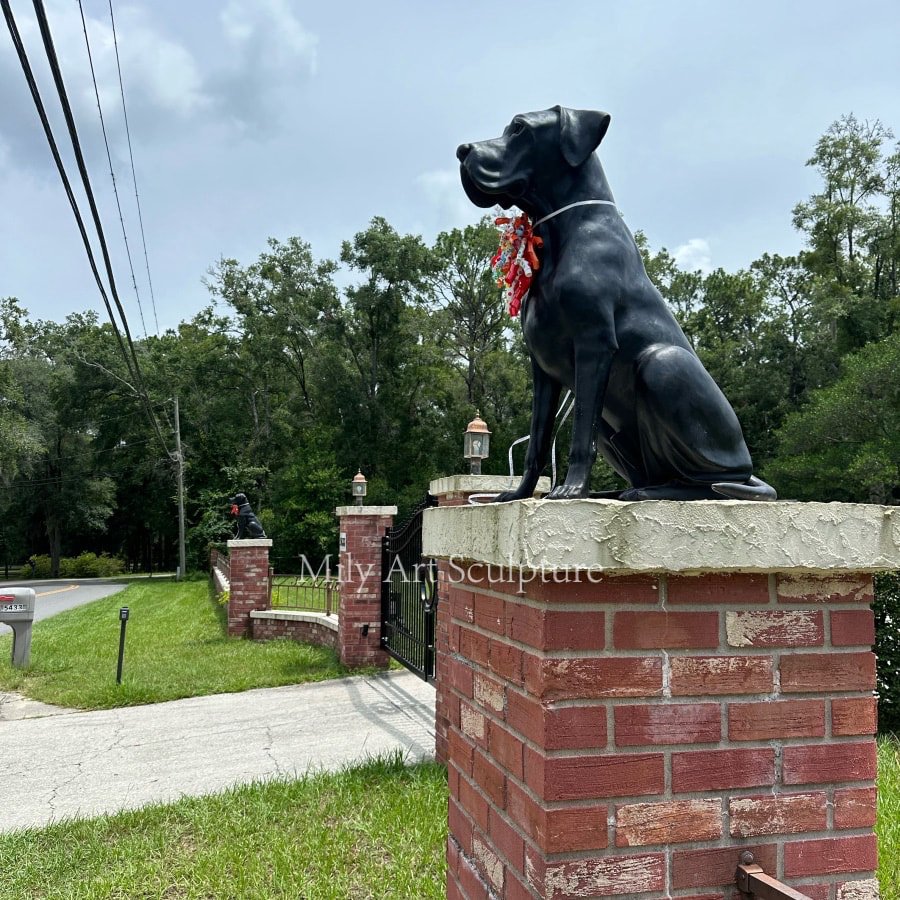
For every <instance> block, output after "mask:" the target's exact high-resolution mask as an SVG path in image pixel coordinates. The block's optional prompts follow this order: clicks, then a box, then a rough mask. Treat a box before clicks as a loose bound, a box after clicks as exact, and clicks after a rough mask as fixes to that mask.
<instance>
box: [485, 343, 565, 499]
mask: <svg viewBox="0 0 900 900" xmlns="http://www.w3.org/2000/svg"><path fill="white" fill-rule="evenodd" d="M531 378H532V385H533V388H534V396H533V398H532V401H531V435H530V440H529V442H528V452H527V453H526V454H525V471H524V473H523V474H522V480H521V481H520V482H519V486H518V487H517V488H516V489H515V490H514V491H504V492H503V493H502V494H498V495H497V496H496V497H495V498H494V503H507V502H509V501H510V500H524V499H526V498H528V497H531V496H532V495H533V494H534V489H535V488H536V487H537V483H538V478H540V476H541V472H543V471H544V466H546V465H547V457H548V456H549V455H550V444H551V443H552V441H553V420H554V418H555V415H556V405H557V403H559V394H560V390H561V385H560V383H559V382H558V381H556V380H554V379H553V378H551V377H550V376H549V375H548V374H547V373H546V372H545V371H544V370H543V369H542V368H541V367H540V366H539V365H538V364H537V360H535V358H534V357H533V356H532V357H531Z"/></svg>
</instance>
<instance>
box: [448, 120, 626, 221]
mask: <svg viewBox="0 0 900 900" xmlns="http://www.w3.org/2000/svg"><path fill="white" fill-rule="evenodd" d="M609 122H610V115H609V113H605V112H597V111H594V110H586V109H567V108H566V107H564V106H554V107H553V108H552V109H545V110H541V111H540V112H531V113H524V114H522V115H518V116H515V117H513V120H512V121H511V122H510V123H509V125H507V126H506V128H505V129H504V130H503V134H501V135H500V137H498V138H493V139H491V140H488V141H478V142H477V143H474V144H461V145H460V146H459V147H458V148H457V150H456V157H457V159H458V160H459V169H460V177H461V179H462V184H463V189H464V190H465V192H466V195H467V196H468V198H469V199H470V200H471V201H472V202H473V203H474V204H475V205H476V206H480V207H482V208H487V207H491V206H494V205H498V206H501V207H503V208H504V209H506V208H508V207H510V206H519V207H522V208H523V209H527V206H528V201H529V198H532V197H533V196H534V195H535V194H536V193H537V194H540V193H541V192H542V190H543V188H544V185H545V183H546V182H547V181H548V180H555V179H558V178H559V177H560V175H561V174H564V173H565V172H566V170H573V169H578V168H580V167H581V166H583V165H584V164H585V163H586V162H587V160H588V159H589V158H590V157H591V155H592V154H593V152H594V150H596V149H597V147H598V146H599V144H600V141H602V140H603V136H604V135H605V134H606V129H607V128H609ZM523 203H524V204H525V205H524V206H523Z"/></svg>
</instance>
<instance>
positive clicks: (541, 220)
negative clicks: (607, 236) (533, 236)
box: [531, 200, 621, 228]
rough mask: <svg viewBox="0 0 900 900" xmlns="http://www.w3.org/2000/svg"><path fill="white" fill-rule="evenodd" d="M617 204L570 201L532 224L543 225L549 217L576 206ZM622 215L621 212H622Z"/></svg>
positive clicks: (535, 225)
mask: <svg viewBox="0 0 900 900" xmlns="http://www.w3.org/2000/svg"><path fill="white" fill-rule="evenodd" d="M600 205H602V206H615V205H616V204H615V202H614V201H612V200H579V201H578V202H577V203H570V204H569V205H568V206H563V207H562V208H561V209H557V210H555V211H554V212H552V213H550V214H549V215H547V216H544V218H543V219H538V220H537V222H535V223H534V225H532V226H531V227H532V228H537V227H538V225H542V224H543V223H544V222H546V221H547V220H548V219H552V218H553V217H554V216H558V215H559V214H560V213H564V212H565V211H566V210H568V209H574V208H575V207H576V206H600ZM620 215H621V213H620Z"/></svg>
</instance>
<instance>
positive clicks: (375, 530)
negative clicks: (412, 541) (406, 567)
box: [338, 514, 394, 667]
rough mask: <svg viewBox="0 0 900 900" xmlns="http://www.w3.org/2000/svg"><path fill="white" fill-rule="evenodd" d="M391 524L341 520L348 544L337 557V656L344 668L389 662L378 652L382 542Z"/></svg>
mask: <svg viewBox="0 0 900 900" xmlns="http://www.w3.org/2000/svg"><path fill="white" fill-rule="evenodd" d="M393 521H394V518H393V516H383V515H358V514H352V515H346V516H342V517H341V519H340V529H341V533H342V534H344V535H346V537H347V544H346V550H342V551H341V555H340V566H341V570H340V571H341V585H340V589H341V599H340V610H339V614H338V620H339V638H338V652H339V654H340V658H341V662H342V663H343V664H344V665H346V666H382V667H387V665H388V662H389V657H388V655H387V654H386V653H385V652H384V651H383V650H382V649H381V539H382V537H383V536H384V533H385V531H386V530H387V529H388V528H389V527H390V526H391V525H392V524H393ZM367 625H368V629H367V634H365V635H364V634H363V629H364V627H365V626H367Z"/></svg>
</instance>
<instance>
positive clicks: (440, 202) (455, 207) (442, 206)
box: [416, 166, 483, 228]
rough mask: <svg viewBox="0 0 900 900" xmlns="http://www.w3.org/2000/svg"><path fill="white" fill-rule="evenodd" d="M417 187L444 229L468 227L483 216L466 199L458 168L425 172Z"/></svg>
mask: <svg viewBox="0 0 900 900" xmlns="http://www.w3.org/2000/svg"><path fill="white" fill-rule="evenodd" d="M416 186H417V187H418V188H419V190H420V192H421V193H422V194H423V195H424V197H425V200H426V201H427V202H428V203H429V204H430V205H431V207H432V208H433V209H434V211H435V212H436V213H437V215H438V216H439V217H440V219H441V221H443V222H444V223H445V224H444V225H443V226H442V227H445V228H452V227H454V226H458V225H468V224H469V223H470V222H474V221H477V220H478V219H479V218H480V217H481V216H482V215H483V212H482V211H481V210H478V209H477V208H476V207H475V206H473V205H472V203H471V202H470V201H469V199H468V197H466V195H465V192H464V191H463V188H462V184H461V183H460V180H459V168H458V167H457V166H454V167H453V168H452V169H433V170H432V171H430V172H423V173H422V174H421V175H418V176H417V177H416Z"/></svg>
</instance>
